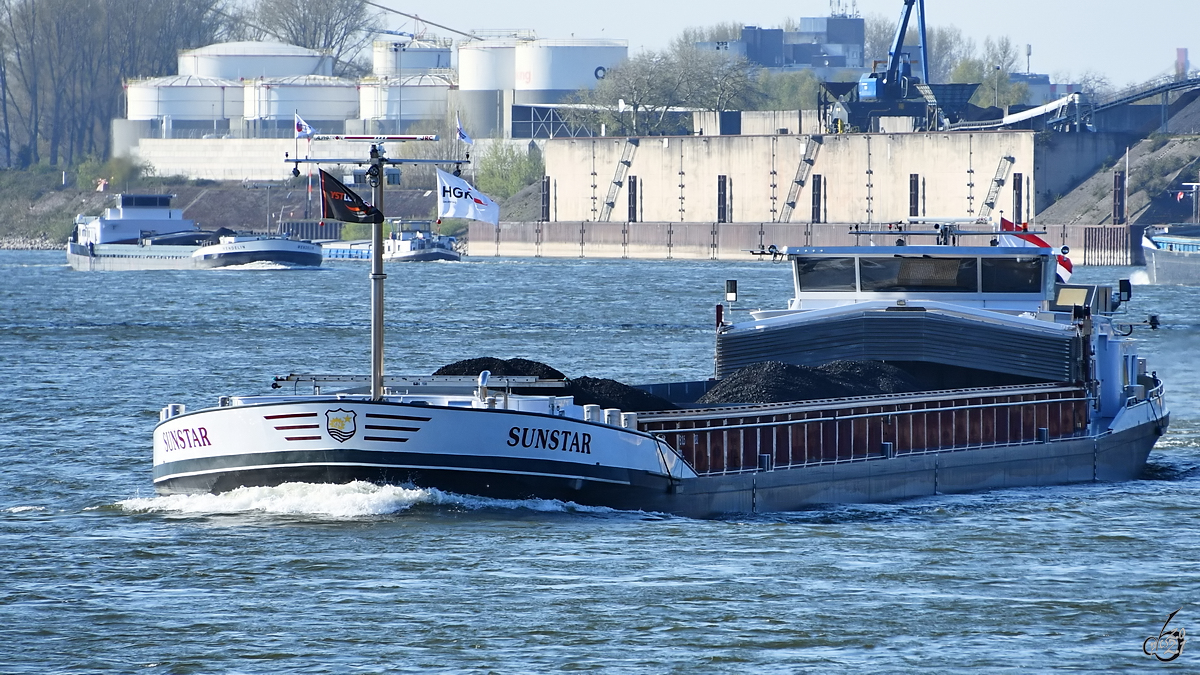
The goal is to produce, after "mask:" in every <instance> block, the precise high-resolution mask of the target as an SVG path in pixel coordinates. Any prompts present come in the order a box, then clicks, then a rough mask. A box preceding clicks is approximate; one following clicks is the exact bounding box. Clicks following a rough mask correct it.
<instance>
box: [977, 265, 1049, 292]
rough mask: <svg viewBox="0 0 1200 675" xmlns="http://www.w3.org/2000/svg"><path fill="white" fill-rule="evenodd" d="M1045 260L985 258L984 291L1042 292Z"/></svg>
mask: <svg viewBox="0 0 1200 675" xmlns="http://www.w3.org/2000/svg"><path fill="white" fill-rule="evenodd" d="M1044 262H1045V260H1044V259H1043V258H1042V257H1040V256H1038V257H1030V258H1015V259H1014V258H984V259H983V269H982V271H983V275H982V276H983V292H984V293H1041V292H1042V280H1043V279H1044V278H1045V275H1044V273H1043V272H1044V269H1043V264H1044Z"/></svg>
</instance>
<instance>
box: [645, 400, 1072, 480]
mask: <svg viewBox="0 0 1200 675" xmlns="http://www.w3.org/2000/svg"><path fill="white" fill-rule="evenodd" d="M839 403H843V405H839V406H837V407H835V408H832V409H831V408H829V407H826V408H824V409H819V410H813V409H808V410H804V411H794V412H782V411H780V412H773V411H763V410H759V411H747V412H746V413H745V414H742V415H739V414H738V413H737V411H735V410H732V409H725V410H722V411H720V414H719V415H712V416H710V417H708V418H707V419H705V418H698V417H692V418H687V419H677V420H670V419H666V418H660V419H658V420H653V421H648V422H646V423H643V424H641V425H639V426H640V427H641V429H642V430H643V431H648V432H650V433H652V434H654V435H656V436H659V437H660V438H662V439H663V440H664V441H666V442H667V443H668V444H669V445H671V446H672V447H674V448H675V449H676V450H677V451H678V452H679V454H680V455H681V456H682V457H683V458H684V460H685V461H687V462H688V464H690V465H691V466H692V468H693V469H694V470H695V471H696V473H698V474H700V475H713V474H730V473H745V472H753V471H760V470H762V467H763V466H764V458H763V456H766V457H767V458H769V459H768V461H766V462H765V465H766V466H770V467H772V468H773V469H775V470H783V469H788V468H796V467H801V466H814V465H822V464H837V463H844V462H859V461H867V460H873V459H883V458H891V457H898V456H905V455H920V454H929V453H941V452H955V451H962V450H975V449H980V448H988V447H998V446H1012V445H1026V444H1036V443H1046V442H1049V441H1051V440H1062V439H1066V438H1078V437H1084V436H1087V435H1088V434H1089V433H1090V432H1089V411H1090V409H1091V399H1090V398H1089V397H1088V396H1087V394H1086V392H1084V391H1083V390H1081V389H1076V388H1069V389H1045V390H1042V391H1030V392H1026V393H1021V394H1017V393H1010V394H1001V395H992V396H983V397H980V396H971V397H961V396H960V397H955V398H952V399H945V398H943V399H942V400H941V401H928V400H924V401H911V402H909V403H886V404H882V405H855V404H853V403H850V404H849V405H844V404H845V403H848V402H839Z"/></svg>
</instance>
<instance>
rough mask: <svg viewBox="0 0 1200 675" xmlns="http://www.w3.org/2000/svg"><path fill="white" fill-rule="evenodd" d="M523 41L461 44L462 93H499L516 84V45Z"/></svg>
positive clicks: (484, 41)
mask: <svg viewBox="0 0 1200 675" xmlns="http://www.w3.org/2000/svg"><path fill="white" fill-rule="evenodd" d="M521 42H523V41H521V40H516V39H495V40H476V41H474V42H462V43H459V45H458V88H459V90H460V91H496V90H501V89H512V88H513V87H514V85H515V79H514V78H515V73H516V53H517V45H518V44H521Z"/></svg>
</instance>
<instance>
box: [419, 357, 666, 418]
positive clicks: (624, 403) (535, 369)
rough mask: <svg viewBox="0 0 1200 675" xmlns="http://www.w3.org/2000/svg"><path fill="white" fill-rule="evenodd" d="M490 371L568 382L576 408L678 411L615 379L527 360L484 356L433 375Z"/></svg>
mask: <svg viewBox="0 0 1200 675" xmlns="http://www.w3.org/2000/svg"><path fill="white" fill-rule="evenodd" d="M484 370H487V371H490V372H491V373H492V375H494V376H496V377H507V376H516V375H535V376H537V377H539V378H542V379H544V380H567V388H566V390H565V392H563V393H564V395H566V396H574V397H575V405H590V404H595V405H598V406H600V407H602V408H620V409H621V410H623V411H625V412H643V411H648V410H675V409H676V408H678V406H676V405H675V404H673V403H671V402H670V401H668V400H666V399H664V398H659V397H658V396H655V395H653V394H650V393H648V392H645V391H642V390H641V389H638V388H637V387H631V386H629V385H627V384H622V383H621V382H617V381H616V380H609V379H603V378H597V377H575V378H568V377H567V376H566V375H564V374H563V373H561V372H560V371H558V370H555V369H554V368H551V367H550V366H548V365H546V364H544V363H539V362H537V361H530V360H528V359H497V358H494V357H490V356H484V357H480V358H477V359H466V360H463V361H457V362H455V363H451V364H449V365H446V366H442V367H441V368H438V369H437V371H436V372H435V373H434V375H469V376H476V375H478V374H479V373H480V371H484ZM513 392H514V393H517V394H546V393H548V392H547V391H546V390H545V389H532V388H530V389H526V390H521V389H514V390H513Z"/></svg>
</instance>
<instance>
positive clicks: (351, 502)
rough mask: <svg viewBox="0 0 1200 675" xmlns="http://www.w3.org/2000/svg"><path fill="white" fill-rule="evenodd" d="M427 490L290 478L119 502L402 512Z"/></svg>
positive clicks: (326, 512)
mask: <svg viewBox="0 0 1200 675" xmlns="http://www.w3.org/2000/svg"><path fill="white" fill-rule="evenodd" d="M428 497H429V493H428V492H427V491H425V490H414V489H410V488H403V487H397V486H392V485H382V486H381V485H374V484H372V483H364V482H356V483H348V484H345V485H328V484H310V483H285V484H284V485H280V486H277V487H269V488H267V487H244V488H238V489H236V490H231V491H229V492H223V493H221V494H215V495H214V494H195V495H163V496H159V497H137V498H133V499H126V500H124V501H121V502H118V505H119V506H121V507H122V508H124V509H126V510H128V511H137V512H148V513H182V514H189V515H210V514H234V513H266V514H273V515H310V516H325V517H332V518H360V517H364V516H377V515H385V514H389V513H396V512H398V511H404V510H405V509H408V508H411V507H412V506H413V505H414V504H419V503H421V502H424V501H428Z"/></svg>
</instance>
